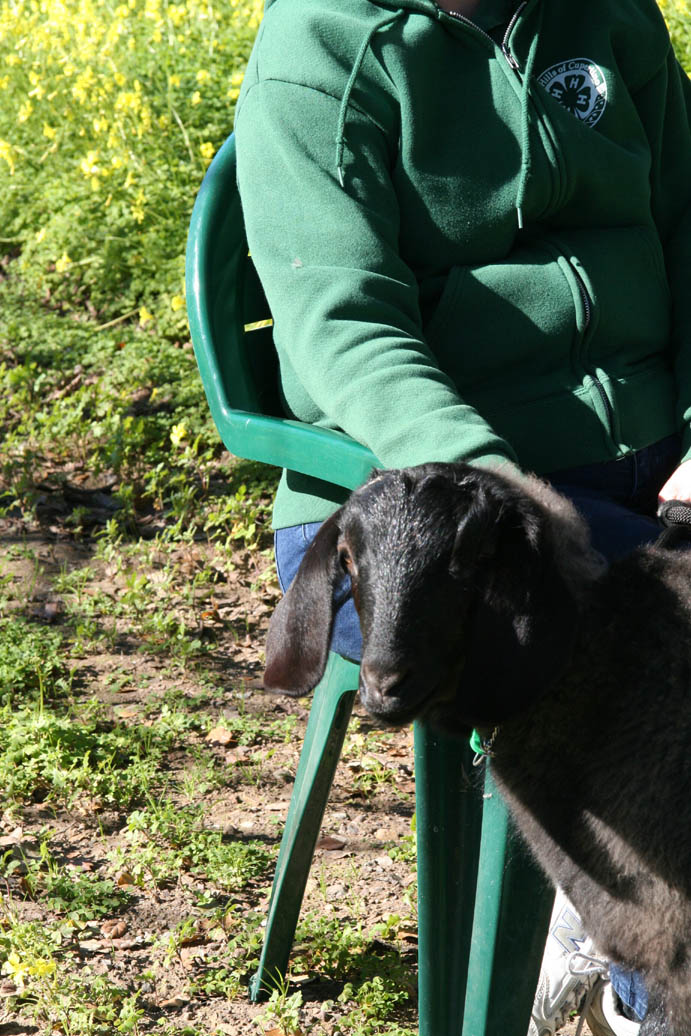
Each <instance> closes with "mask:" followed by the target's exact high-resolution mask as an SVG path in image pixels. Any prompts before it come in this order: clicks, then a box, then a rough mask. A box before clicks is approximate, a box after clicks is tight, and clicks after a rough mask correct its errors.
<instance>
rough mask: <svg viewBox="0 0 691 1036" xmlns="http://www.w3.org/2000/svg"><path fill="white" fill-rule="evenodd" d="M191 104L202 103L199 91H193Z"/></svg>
mask: <svg viewBox="0 0 691 1036" xmlns="http://www.w3.org/2000/svg"><path fill="white" fill-rule="evenodd" d="M191 103H192V104H193V105H196V104H201V103H202V95H201V94H200V93H199V90H195V91H194V93H193V94H192V100H191Z"/></svg>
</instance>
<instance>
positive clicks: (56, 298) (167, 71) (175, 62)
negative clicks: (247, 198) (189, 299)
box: [0, 0, 262, 336]
mask: <svg viewBox="0 0 691 1036" xmlns="http://www.w3.org/2000/svg"><path fill="white" fill-rule="evenodd" d="M261 8H262V4H261V2H260V0H228V2H225V3H223V4H219V5H218V6H216V4H215V3H214V2H212V0H185V2H183V3H167V2H165V0H128V2H127V3H121V4H117V5H116V4H111V3H107V2H105V3H104V2H101V0H2V2H1V3H0V228H1V229H0V235H1V236H2V241H1V242H0V252H1V251H5V252H7V251H10V252H12V253H15V254H16V253H20V260H19V266H20V269H21V273H22V276H23V278H24V280H25V282H26V283H27V284H28V285H30V287H31V289H32V290H33V291H34V292H35V293H37V294H39V295H41V296H42V297H45V298H50V300H51V302H52V303H54V304H59V305H60V306H61V307H62V308H63V309H75V308H82V307H86V308H88V311H89V312H90V313H91V315H92V317H94V318H95V319H96V320H97V321H100V322H106V321H108V320H110V319H113V318H116V317H119V316H122V315H123V314H125V313H130V314H131V316H132V317H133V319H134V320H135V321H136V322H138V323H140V324H141V325H142V326H155V327H156V329H157V330H158V331H159V332H162V333H164V334H167V335H173V336H174V335H183V334H185V316H184V299H183V295H184V287H183V263H184V244H185V234H186V230H187V223H188V219H189V214H190V211H191V207H192V203H193V201H194V196H195V194H196V191H197V188H198V186H199V183H200V181H201V179H202V176H203V174H204V171H205V169H206V166H207V165H208V164H209V162H210V160H211V158H212V157H213V154H214V153H215V151H216V150H217V148H218V147H219V145H220V144H221V143H222V141H223V140H224V138H225V137H226V136H227V135H228V133H229V132H230V131H231V129H232V124H233V110H234V105H235V100H236V98H237V95H238V92H239V87H240V83H241V81H242V74H243V70H244V67H245V64H246V61H247V57H248V54H249V51H250V48H251V45H252V41H253V39H254V36H255V34H256V30H257V27H258V25H259V21H260V18H261ZM2 246H4V248H3V247H2Z"/></svg>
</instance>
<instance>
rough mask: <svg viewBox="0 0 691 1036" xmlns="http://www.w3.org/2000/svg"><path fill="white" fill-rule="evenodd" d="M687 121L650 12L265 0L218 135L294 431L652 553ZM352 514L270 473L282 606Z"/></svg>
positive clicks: (690, 389) (666, 432)
mask: <svg viewBox="0 0 691 1036" xmlns="http://www.w3.org/2000/svg"><path fill="white" fill-rule="evenodd" d="M690 118H691V87H690V85H689V81H688V79H687V77H686V76H685V74H684V73H683V71H682V70H681V69H680V67H679V65H678V63H677V61H676V59H675V56H674V53H673V50H672V47H671V44H670V39H669V35H668V32H667V29H666V26H665V23H664V20H663V18H662V16H661V14H660V11H659V9H658V7H657V5H656V3H655V2H654V0H581V2H580V3H578V4H570V3H567V2H565V0H437V2H435V0H266V5H265V16H264V20H263V22H262V25H261V27H260V30H259V34H258V37H257V41H256V44H255V47H254V51H253V53H252V56H251V59H250V62H249V65H248V68H247V73H246V76H245V79H244V82H243V86H242V90H241V94H240V98H239V101H238V107H237V115H236V124H235V132H236V139H237V154H238V182H239V187H240V192H241V197H242V204H243V211H244V216H245V222H246V229H247V237H248V241H249V245H250V250H251V252H252V257H253V260H254V262H255V265H256V267H257V269H258V271H259V275H260V277H261V280H262V283H263V285H264V289H265V292H266V296H267V299H268V301H269V304H270V306H271V310H272V313H273V317H274V338H275V345H276V349H277V352H278V356H279V360H280V372H281V388H282V394H283V400H284V404H285V409H286V412H287V413H288V414H290V415H291V416H293V417H296V418H298V419H299V420H301V421H306V422H309V423H313V424H316V425H319V426H322V427H326V428H334V429H341V430H343V431H345V432H347V433H348V434H349V435H350V436H352V437H353V438H354V439H356V440H358V441H359V442H361V443H364V444H365V445H367V446H368V447H369V448H370V449H371V450H372V452H373V453H374V454H375V456H376V457H377V459H378V461H379V463H380V465H381V466H382V467H399V466H408V465H413V464H417V463H422V462H426V461H458V460H463V461H466V462H469V463H471V464H485V465H492V466H501V465H507V464H508V465H513V466H518V467H520V468H522V469H524V470H530V471H533V472H536V473H538V474H540V475H542V476H544V477H546V478H548V479H549V480H551V481H552V482H553V484H554V485H555V486H556V487H557V488H559V489H561V490H562V491H563V492H565V493H567V494H568V495H570V496H571V497H572V498H573V499H574V500H575V501H576V503H577V505H578V506H579V507H580V509H581V510H582V511H583V513H584V514H585V515H586V517H587V518H588V519H589V521H590V524H591V529H592V534H593V541H594V543H595V545H596V546H597V547H598V548H599V549H600V550H601V551H602V552H603V553H604V554H605V555H606V556H607V557H609V558H613V557H616V556H618V555H620V554H622V553H625V552H627V551H628V550H630V549H632V548H633V547H634V546H637V545H638V544H640V543H643V542H649V541H651V540H652V539H654V538H655V537H656V535H657V526H656V523H655V520H654V516H655V510H656V506H657V503H658V499H663V500H664V499H671V498H677V499H684V500H691V128H690ZM345 495H346V494H345V490H344V491H342V492H341V491H340V490H339V489H338V488H337V487H334V486H332V485H328V484H325V483H323V482H320V481H318V480H316V479H312V478H309V477H307V476H303V475H300V474H297V473H295V472H291V471H286V472H284V473H283V477H282V479H281V483H280V486H279V489H278V492H277V496H276V501H275V507H274V527H275V529H276V552H277V564H278V569H279V578H280V580H281V583H282V585H283V587H284V589H285V587H286V586H287V585H288V584H289V583H290V581H291V579H292V577H293V575H294V573H295V571H296V570H297V567H298V564H299V561H300V559H301V557H302V554H303V553H304V551H305V550H306V547H307V545H308V543H309V541H310V539H311V537H312V536H313V535H314V534H315V532H316V529H317V528H318V526H319V523H320V522H321V521H323V520H324V519H325V518H326V517H327V516H328V515H329V514H330V513H331V512H332V511H333V510H335V509H336V507H338V505H339V504H340V503H341V502H342V501H343V499H344V498H345ZM339 594H340V598H341V607H340V608H339V611H338V613H337V617H336V620H335V623H334V635H333V641H332V646H333V647H334V649H335V650H338V651H339V652H341V653H342V654H344V655H345V656H346V657H349V658H353V659H356V660H357V659H358V658H359V654H358V652H359V643H360V642H359V629H358V624H357V616H356V615H355V611H354V608H353V605H352V600H350V598H349V594H348V584H347V581H345V582H344V585H343V586H342V587H341V588H340V590H339ZM639 1013H640V1012H639Z"/></svg>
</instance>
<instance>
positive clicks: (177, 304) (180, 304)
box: [170, 295, 185, 313]
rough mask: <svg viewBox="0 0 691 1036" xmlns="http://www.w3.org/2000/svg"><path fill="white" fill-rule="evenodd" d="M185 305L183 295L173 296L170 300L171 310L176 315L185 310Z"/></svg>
mask: <svg viewBox="0 0 691 1036" xmlns="http://www.w3.org/2000/svg"><path fill="white" fill-rule="evenodd" d="M184 305H185V299H184V296H183V295H173V297H172V299H171V300H170V308H171V309H172V310H173V312H174V313H176V312H177V311H178V310H179V309H183V308H184Z"/></svg>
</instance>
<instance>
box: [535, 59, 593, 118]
mask: <svg viewBox="0 0 691 1036" xmlns="http://www.w3.org/2000/svg"><path fill="white" fill-rule="evenodd" d="M537 79H538V82H539V83H541V84H542V86H544V87H545V89H546V90H548V91H549V93H551V95H552V97H554V98H555V100H557V101H559V104H561V105H562V106H563V107H564V108H566V110H567V111H570V112H571V114H572V115H575V116H576V118H577V119H580V120H581V122H584V123H585V124H586V126H594V125H595V123H596V122H597V121H598V119H599V118H600V116H601V115H602V113H603V111H604V110H605V108H606V106H607V80H606V79H605V74H604V72H603V71H602V69H601V68H600V66H599V65H596V64H595V62H594V61H590V60H589V58H571V59H570V60H569V61H560V62H559V63H558V64H557V65H552V66H551V68H548V69H546V71H544V72H543V73H542V74H541V75H539V76H538V77H537Z"/></svg>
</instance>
